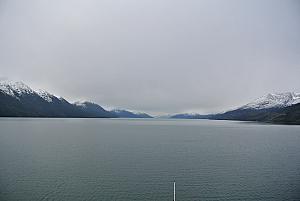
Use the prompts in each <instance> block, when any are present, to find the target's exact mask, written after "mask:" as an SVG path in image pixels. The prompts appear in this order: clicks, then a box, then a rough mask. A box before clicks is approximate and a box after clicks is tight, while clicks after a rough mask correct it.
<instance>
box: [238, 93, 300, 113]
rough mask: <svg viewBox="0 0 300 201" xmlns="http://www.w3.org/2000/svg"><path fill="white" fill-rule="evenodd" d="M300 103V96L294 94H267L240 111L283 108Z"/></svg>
mask: <svg viewBox="0 0 300 201" xmlns="http://www.w3.org/2000/svg"><path fill="white" fill-rule="evenodd" d="M298 103H300V94H298V93H293V92H285V93H273V94H267V95H265V96H263V97H261V98H258V99H256V100H255V101H253V102H250V103H248V104H246V105H244V106H242V107H241V108H240V109H256V110H261V109H269V108H283V107H288V106H291V105H295V104H298Z"/></svg>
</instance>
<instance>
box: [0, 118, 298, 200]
mask: <svg viewBox="0 0 300 201" xmlns="http://www.w3.org/2000/svg"><path fill="white" fill-rule="evenodd" d="M174 180H176V195H177V199H176V200H178V201H192V200H193V201H195V200H201V201H202V200H203V201H208V200H278V201H279V200H280V201H281V200H300V126H281V125H264V124H254V123H241V122H230V121H209V120H155V119H152V120H133V119H132V120H129V119H13V118H11V119H9V118H2V119H0V200H1V201H6V200H17V201H23V200H28V201H34V200H72V201H73V200H114V201H115V200H122V201H123V200H124V201H129V200H130V201H132V200H141V201H143V200H152V201H154V200H156V201H164V200H165V201H171V200H172V194H173V181H174Z"/></svg>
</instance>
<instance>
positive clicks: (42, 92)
mask: <svg viewBox="0 0 300 201" xmlns="http://www.w3.org/2000/svg"><path fill="white" fill-rule="evenodd" d="M36 93H37V94H38V95H39V96H40V97H41V98H42V99H44V100H45V101H47V102H49V103H51V102H52V101H53V100H52V98H53V95H52V94H50V93H48V92H47V91H45V90H43V89H39V90H38V91H37V92H36Z"/></svg>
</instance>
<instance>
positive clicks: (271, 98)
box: [171, 92, 300, 124]
mask: <svg viewBox="0 0 300 201" xmlns="http://www.w3.org/2000/svg"><path fill="white" fill-rule="evenodd" d="M171 118H183V119H213V120H239V121H261V122H269V123H283V124H300V94H296V93H291V92H287V93H277V94H268V95H266V96H263V97H261V98H258V99H257V100H255V101H253V102H250V103H248V104H246V105H244V106H242V107H239V108H237V109H234V110H230V111H227V112H224V113H218V114H209V115H200V114H176V115H173V116H171Z"/></svg>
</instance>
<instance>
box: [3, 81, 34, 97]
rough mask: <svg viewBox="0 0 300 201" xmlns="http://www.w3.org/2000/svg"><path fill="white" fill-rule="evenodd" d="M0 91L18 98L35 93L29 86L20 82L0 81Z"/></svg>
mask: <svg viewBox="0 0 300 201" xmlns="http://www.w3.org/2000/svg"><path fill="white" fill-rule="evenodd" d="M0 90H1V91H2V92H4V93H6V94H7V95H10V96H14V97H18V96H20V95H23V94H33V93H35V92H34V91H33V90H32V89H31V88H30V87H29V86H27V85H26V84H24V83H23V82H20V81H13V80H0Z"/></svg>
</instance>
